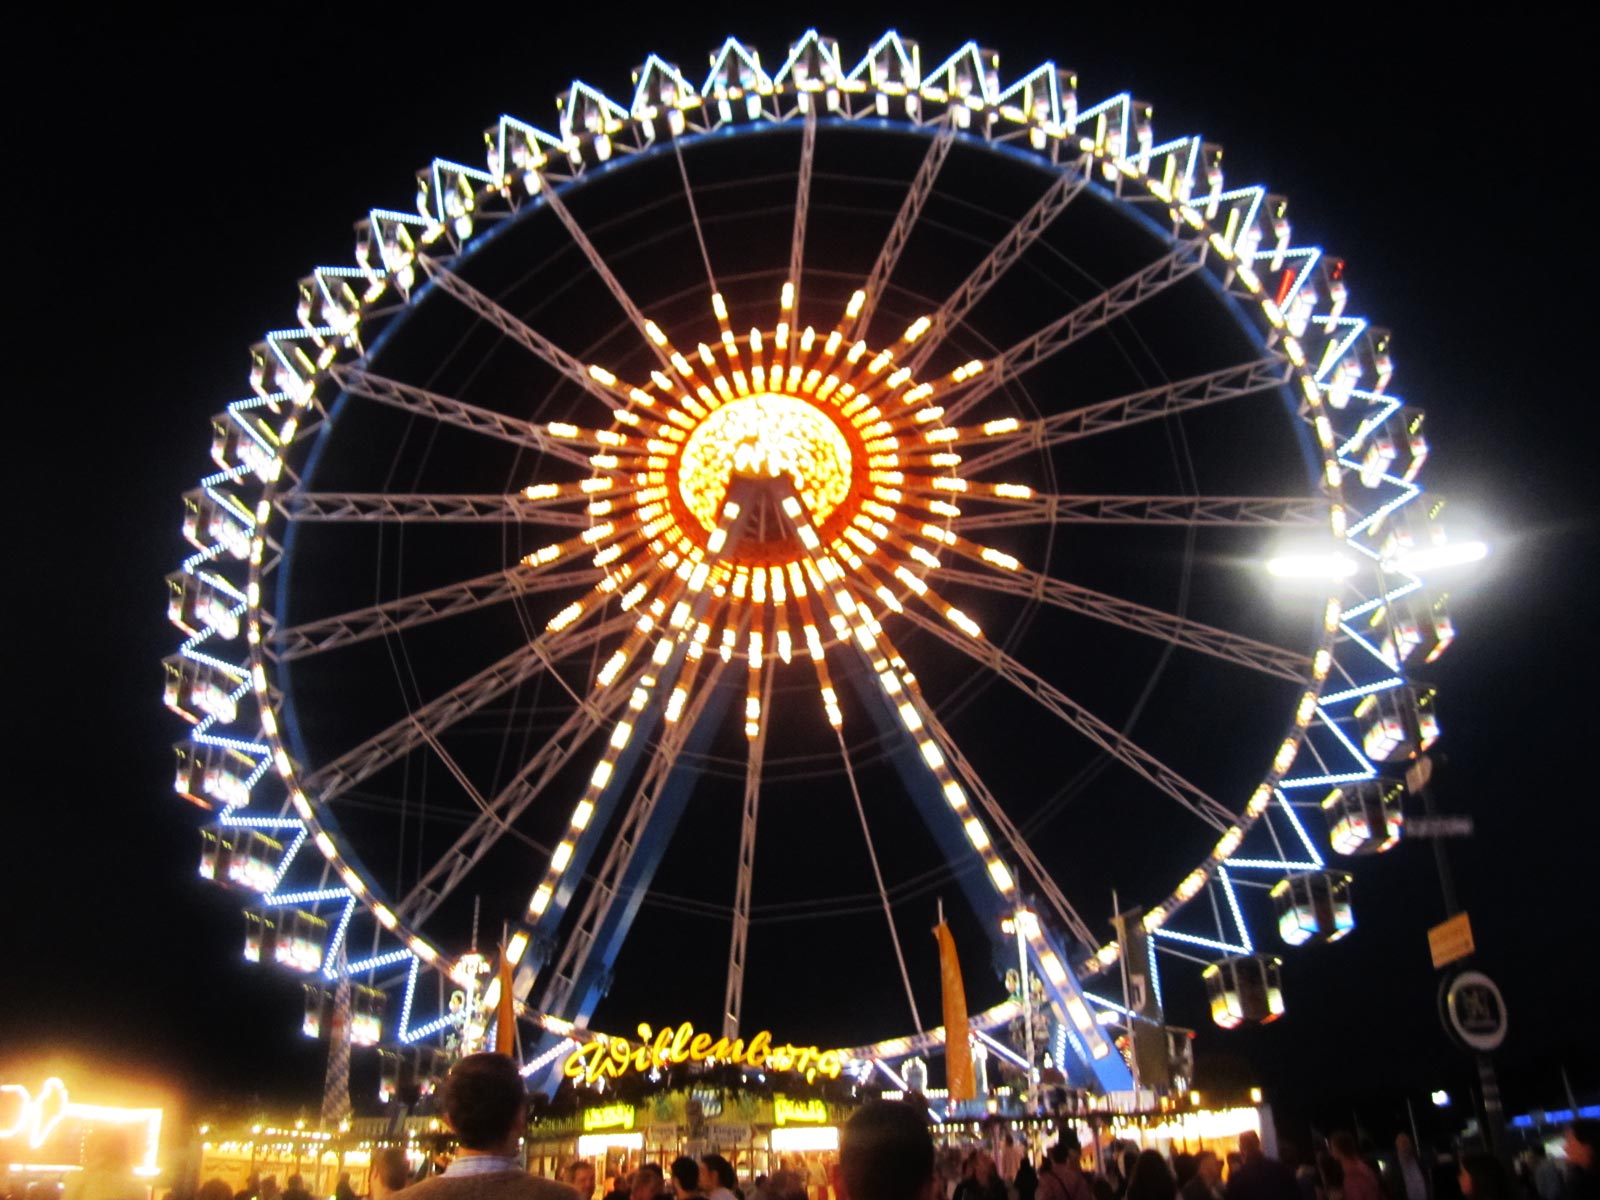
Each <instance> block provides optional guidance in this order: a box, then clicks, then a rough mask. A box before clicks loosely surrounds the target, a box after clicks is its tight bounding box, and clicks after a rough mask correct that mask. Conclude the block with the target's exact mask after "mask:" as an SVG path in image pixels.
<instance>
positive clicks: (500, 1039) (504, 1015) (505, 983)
mask: <svg viewBox="0 0 1600 1200" xmlns="http://www.w3.org/2000/svg"><path fill="white" fill-rule="evenodd" d="M494 1048H495V1052H496V1053H498V1054H509V1055H513V1056H514V1055H515V1054H516V1052H517V1005H516V1001H515V1000H514V999H513V998H512V995H511V959H510V958H508V957H507V956H506V948H505V947H504V946H501V947H500V1002H499V1005H498V1006H497V1008H496V1012H495V1033H494Z"/></svg>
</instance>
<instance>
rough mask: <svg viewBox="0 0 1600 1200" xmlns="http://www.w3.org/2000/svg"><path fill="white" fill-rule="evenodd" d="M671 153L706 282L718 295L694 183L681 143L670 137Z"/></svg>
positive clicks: (713, 292) (715, 276)
mask: <svg viewBox="0 0 1600 1200" xmlns="http://www.w3.org/2000/svg"><path fill="white" fill-rule="evenodd" d="M672 153H673V156H674V157H676V158H677V160H678V175H679V176H680V177H681V178H682V179H683V199H684V203H686V204H687V205H688V206H689V223H690V224H691V225H692V226H693V227H694V239H695V241H696V242H697V243H699V246H700V261H701V262H703V263H704V264H705V268H706V283H707V285H708V286H709V287H710V288H711V294H712V295H713V296H715V295H718V294H719V293H718V290H717V273H716V272H715V271H713V270H712V269H711V252H710V251H709V250H707V249H706V231H705V227H704V226H702V225H701V224H700V208H699V206H698V205H696V204H695V202H694V185H693V184H691V183H690V182H689V168H688V167H687V166H685V165H684V161H683V143H682V142H680V141H679V140H678V139H677V138H673V139H672Z"/></svg>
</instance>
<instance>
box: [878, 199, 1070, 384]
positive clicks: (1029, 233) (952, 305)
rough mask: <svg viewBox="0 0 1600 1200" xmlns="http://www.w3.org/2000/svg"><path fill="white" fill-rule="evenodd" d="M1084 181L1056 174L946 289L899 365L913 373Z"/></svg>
mask: <svg viewBox="0 0 1600 1200" xmlns="http://www.w3.org/2000/svg"><path fill="white" fill-rule="evenodd" d="M1088 183H1089V180H1088V178H1087V177H1086V176H1084V175H1081V174H1079V173H1078V172H1077V171H1072V170H1068V171H1063V172H1062V173H1061V174H1059V175H1057V176H1056V178H1055V181H1054V182H1053V183H1051V185H1050V187H1049V189H1048V190H1047V191H1046V192H1045V194H1044V195H1042V196H1040V197H1039V199H1038V200H1037V201H1035V202H1034V205H1033V207H1032V208H1030V209H1028V211H1027V212H1025V213H1024V214H1023V215H1022V217H1021V218H1020V219H1019V220H1018V221H1017V223H1016V224H1015V225H1013V226H1012V227H1011V230H1010V232H1009V233H1007V234H1006V236H1005V237H1003V238H1001V239H1000V241H999V242H998V243H997V244H996V245H995V247H994V249H992V250H990V251H989V253H988V254H987V255H985V256H984V259H983V261H982V262H980V263H979V264H978V265H977V266H976V267H974V268H973V269H972V273H971V274H969V275H968V276H967V278H966V280H965V281H964V282H963V283H962V284H961V286H960V287H958V288H957V289H956V290H955V291H954V292H952V293H950V297H949V299H947V300H946V301H945V302H944V303H943V304H941V305H940V306H939V310H938V311H937V312H935V313H933V314H932V316H931V317H930V318H929V320H930V324H929V326H928V330H927V332H926V333H925V334H924V335H923V337H922V341H921V344H920V345H918V346H917V347H916V349H914V350H913V351H912V352H911V353H910V354H908V355H907V356H906V358H905V361H904V362H903V363H902V364H901V365H902V366H905V367H909V368H910V369H911V372H912V374H916V373H917V371H919V370H920V369H921V367H922V365H923V363H925V362H927V361H928V358H929V356H931V355H932V354H933V352H934V351H936V350H937V349H938V348H939V346H940V345H941V344H942V343H943V342H944V339H945V338H946V337H947V336H949V333H950V331H951V330H952V329H954V328H955V327H956V326H957V325H959V324H960V323H961V321H962V319H963V318H964V317H965V316H966V315H967V314H968V313H969V312H971V311H972V309H973V308H974V307H975V306H976V305H977V303H978V301H980V300H982V299H983V298H984V296H986V295H988V293H989V289H990V288H992V287H993V286H994V285H995V284H996V283H998V282H999V281H1000V278H1001V277H1002V276H1003V275H1004V274H1005V273H1006V272H1007V271H1009V270H1010V269H1011V267H1012V266H1013V265H1014V264H1015V263H1016V262H1017V260H1018V259H1020V258H1021V257H1022V256H1023V255H1024V254H1025V253H1027V250H1028V247H1029V246H1031V245H1033V244H1034V242H1036V241H1038V240H1039V238H1040V237H1041V236H1042V235H1043V233H1044V231H1045V230H1046V229H1048V228H1049V227H1050V223H1051V222H1052V221H1054V220H1055V219H1056V218H1057V217H1058V216H1060V215H1061V213H1062V212H1064V211H1065V210H1066V207H1067V205H1069V204H1071V203H1072V201H1073V200H1074V199H1076V198H1077V195H1078V193H1079V192H1081V191H1083V189H1084V188H1085V187H1086V186H1088Z"/></svg>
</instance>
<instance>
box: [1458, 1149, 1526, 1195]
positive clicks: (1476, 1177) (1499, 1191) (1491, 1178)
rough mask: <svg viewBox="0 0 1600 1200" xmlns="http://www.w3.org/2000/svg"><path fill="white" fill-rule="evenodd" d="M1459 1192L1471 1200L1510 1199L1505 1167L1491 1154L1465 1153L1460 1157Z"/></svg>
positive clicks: (1510, 1190)
mask: <svg viewBox="0 0 1600 1200" xmlns="http://www.w3.org/2000/svg"><path fill="white" fill-rule="evenodd" d="M1458 1182H1459V1183H1460V1184H1461V1194H1462V1195H1463V1196H1471V1197H1472V1200H1512V1196H1513V1192H1512V1189H1511V1184H1510V1181H1509V1180H1508V1179H1507V1178H1506V1172H1505V1168H1504V1167H1502V1166H1501V1165H1500V1160H1499V1159H1497V1158H1496V1157H1495V1156H1494V1155H1492V1154H1482V1153H1478V1154H1465V1155H1462V1157H1461V1176H1460V1179H1459V1180H1458Z"/></svg>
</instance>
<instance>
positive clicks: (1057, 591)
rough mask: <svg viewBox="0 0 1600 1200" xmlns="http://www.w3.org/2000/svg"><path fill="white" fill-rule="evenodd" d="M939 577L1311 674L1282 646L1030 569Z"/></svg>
mask: <svg viewBox="0 0 1600 1200" xmlns="http://www.w3.org/2000/svg"><path fill="white" fill-rule="evenodd" d="M939 575H940V577H941V578H942V579H945V580H947V581H950V582H954V583H964V584H968V585H969V586H971V587H977V588H983V589H984V590H986V591H991V592H999V593H1002V594H1004V595H1008V596H1025V597H1027V598H1028V599H1031V600H1042V601H1044V602H1045V603H1046V604H1049V605H1051V606H1052V607H1055V608H1059V609H1061V610H1062V611H1064V612H1071V613H1077V614H1079V615H1080V616H1085V617H1092V618H1093V619H1095V620H1096V621H1104V622H1106V623H1107V624H1110V625H1116V626H1117V627H1119V628H1121V629H1129V630H1132V631H1133V632H1135V633H1142V634H1144V635H1146V636H1147V637H1154V638H1159V639H1161V640H1162V641H1165V642H1171V643H1172V644H1173V645H1176V646H1183V647H1185V648H1187V649H1189V650H1198V651H1199V652H1200V653H1202V654H1209V655H1211V656H1212V657H1213V658H1220V659H1222V660H1223V661H1224V662H1231V663H1235V664H1237V665H1238V666H1242V667H1249V668H1250V669H1251V670H1254V671H1261V672H1263V673H1265V674H1267V675H1272V676H1275V677H1276V678H1278V679H1286V680H1288V681H1289V682H1291V683H1297V684H1302V685H1303V684H1304V683H1306V681H1307V680H1308V679H1309V678H1310V674H1311V662H1310V659H1309V658H1308V657H1306V656H1303V655H1300V654H1297V653H1295V652H1294V651H1292V650H1285V649H1284V648H1283V647H1281V646H1273V645H1270V644H1269V643H1267V642H1261V641H1257V640H1256V639H1255V638H1249V637H1245V636H1243V635H1242V634H1237V633H1230V632H1228V631H1227V630H1225V629H1217V628H1215V627H1213V626H1211V625H1203V624H1201V623H1200V622H1199V621H1190V620H1187V619H1186V618H1184V617H1178V616H1174V615H1173V614H1171V613H1167V612H1162V611H1161V610H1160V609H1158V608H1149V607H1147V606H1146V605H1143V604H1136V603H1134V602H1133V601H1132V600H1123V599H1121V598H1119V597H1117V596H1108V595H1107V594H1105V593H1104V592H1097V591H1094V590H1092V589H1090V588H1086V587H1079V586H1078V585H1077V584H1073V583H1067V582H1066V581H1065V580H1061V579H1052V578H1050V577H1049V576H1047V575H1040V574H1038V573H1037V572H1034V571H1030V570H1028V569H1027V568H1026V567H1017V568H1016V569H1015V570H1003V571H996V572H994V573H989V572H986V571H968V570H964V569H962V568H960V567H945V568H943V569H942V570H941V571H940V572H939Z"/></svg>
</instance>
